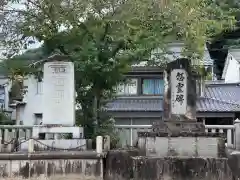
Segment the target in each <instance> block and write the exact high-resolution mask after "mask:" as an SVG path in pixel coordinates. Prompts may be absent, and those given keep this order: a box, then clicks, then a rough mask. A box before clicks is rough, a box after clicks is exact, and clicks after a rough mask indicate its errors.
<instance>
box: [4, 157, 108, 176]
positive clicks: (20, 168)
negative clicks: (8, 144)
mask: <svg viewBox="0 0 240 180" xmlns="http://www.w3.org/2000/svg"><path fill="white" fill-rule="evenodd" d="M103 158H104V155H103V154H97V153H95V152H72V153H71V152H48V153H46V152H45V153H36V154H34V153H33V154H0V179H3V178H5V179H7V178H9V179H14V178H20V179H21V178H38V177H40V178H43V177H49V178H52V179H53V178H56V176H60V175H61V176H65V177H66V178H67V179H69V177H70V176H73V175H75V176H76V177H79V178H80V177H94V178H101V177H102V176H103Z"/></svg>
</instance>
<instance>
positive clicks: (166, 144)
mask: <svg viewBox="0 0 240 180" xmlns="http://www.w3.org/2000/svg"><path fill="white" fill-rule="evenodd" d="M138 142H139V143H138V147H139V148H140V149H142V150H143V151H146V155H147V156H159V157H166V156H185V157H214V158H219V157H226V154H225V152H226V151H225V143H224V138H222V137H170V136H168V137H139V141H138Z"/></svg>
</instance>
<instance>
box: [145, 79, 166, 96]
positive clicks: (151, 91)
mask: <svg viewBox="0 0 240 180" xmlns="http://www.w3.org/2000/svg"><path fill="white" fill-rule="evenodd" d="M163 91H164V80H162V79H157V78H156V79H143V80H142V94H144V95H160V94H163Z"/></svg>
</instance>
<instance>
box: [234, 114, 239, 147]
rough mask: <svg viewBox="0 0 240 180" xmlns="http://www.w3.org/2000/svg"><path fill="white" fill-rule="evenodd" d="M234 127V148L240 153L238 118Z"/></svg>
mask: <svg viewBox="0 0 240 180" xmlns="http://www.w3.org/2000/svg"><path fill="white" fill-rule="evenodd" d="M234 127H235V133H234V148H235V149H236V150H237V151H240V120H239V119H238V118H237V119H236V120H235V121H234Z"/></svg>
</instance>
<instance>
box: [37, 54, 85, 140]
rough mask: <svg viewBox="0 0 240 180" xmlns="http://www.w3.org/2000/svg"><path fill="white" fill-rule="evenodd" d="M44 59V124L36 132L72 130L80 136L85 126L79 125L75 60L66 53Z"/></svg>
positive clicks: (68, 131)
mask: <svg viewBox="0 0 240 180" xmlns="http://www.w3.org/2000/svg"><path fill="white" fill-rule="evenodd" d="M42 63H43V95H42V96H43V99H42V101H43V102H42V104H43V121H42V126H39V127H34V128H33V136H34V137H36V138H37V137H38V136H39V133H50V134H61V133H71V134H72V135H73V137H74V138H79V137H80V134H81V133H83V132H82V128H80V127H75V105H76V104H75V79H74V64H73V63H72V62H70V61H68V57H67V56H62V55H53V56H51V57H49V58H48V59H47V60H44V61H43V62H42ZM55 137H57V136H55Z"/></svg>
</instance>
